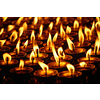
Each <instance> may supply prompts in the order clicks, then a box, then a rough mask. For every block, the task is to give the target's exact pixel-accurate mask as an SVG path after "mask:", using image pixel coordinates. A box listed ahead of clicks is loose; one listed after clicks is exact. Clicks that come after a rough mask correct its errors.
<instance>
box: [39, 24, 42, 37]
mask: <svg viewBox="0 0 100 100" xmlns="http://www.w3.org/2000/svg"><path fill="white" fill-rule="evenodd" d="M42 32H43V25H42V24H41V26H40V28H39V37H41V35H42Z"/></svg>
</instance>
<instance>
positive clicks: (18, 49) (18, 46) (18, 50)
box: [16, 39, 20, 54]
mask: <svg viewBox="0 0 100 100" xmlns="http://www.w3.org/2000/svg"><path fill="white" fill-rule="evenodd" d="M16 49H17V53H18V54H19V52H20V39H19V40H18V42H17V45H16Z"/></svg>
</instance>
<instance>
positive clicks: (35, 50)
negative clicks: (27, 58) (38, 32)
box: [33, 45, 39, 55]
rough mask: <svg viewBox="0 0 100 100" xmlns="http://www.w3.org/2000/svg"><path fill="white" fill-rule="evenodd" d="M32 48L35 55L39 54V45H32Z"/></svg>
mask: <svg viewBox="0 0 100 100" xmlns="http://www.w3.org/2000/svg"><path fill="white" fill-rule="evenodd" d="M33 50H34V54H35V55H39V46H38V45H34V46H33Z"/></svg>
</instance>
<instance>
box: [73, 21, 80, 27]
mask: <svg viewBox="0 0 100 100" xmlns="http://www.w3.org/2000/svg"><path fill="white" fill-rule="evenodd" d="M73 27H74V28H79V22H78V21H77V20H75V21H74V24H73Z"/></svg>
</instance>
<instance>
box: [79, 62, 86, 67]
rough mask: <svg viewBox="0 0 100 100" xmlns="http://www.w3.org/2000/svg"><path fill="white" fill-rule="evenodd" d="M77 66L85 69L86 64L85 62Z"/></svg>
mask: <svg viewBox="0 0 100 100" xmlns="http://www.w3.org/2000/svg"><path fill="white" fill-rule="evenodd" d="M79 65H80V66H81V67H85V66H86V65H87V63H85V62H80V63H79Z"/></svg>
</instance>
